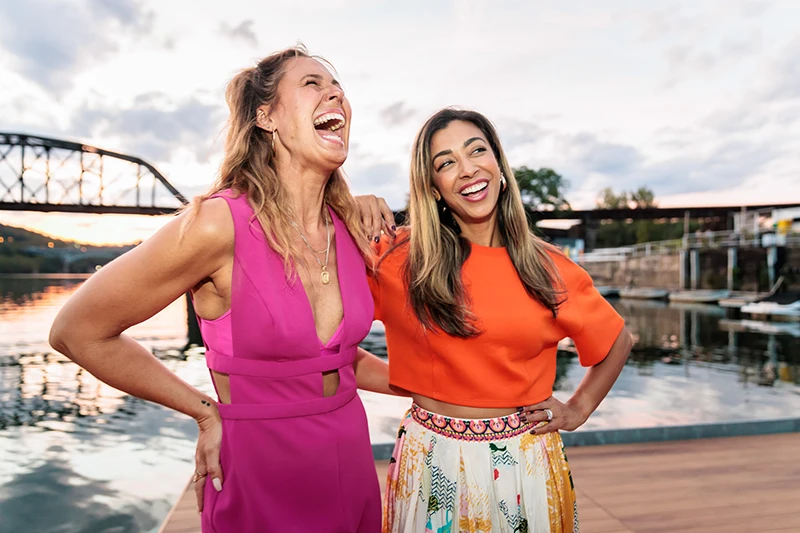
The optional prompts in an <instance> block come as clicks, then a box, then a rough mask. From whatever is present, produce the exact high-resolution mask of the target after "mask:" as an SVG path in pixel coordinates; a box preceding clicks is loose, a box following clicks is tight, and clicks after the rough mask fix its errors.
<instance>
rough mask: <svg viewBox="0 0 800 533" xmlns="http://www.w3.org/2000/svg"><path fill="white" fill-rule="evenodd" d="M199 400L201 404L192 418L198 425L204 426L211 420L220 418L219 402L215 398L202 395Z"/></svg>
mask: <svg viewBox="0 0 800 533" xmlns="http://www.w3.org/2000/svg"><path fill="white" fill-rule="evenodd" d="M197 402H198V403H199V404H200V405H199V408H198V409H197V410H196V411H195V412H194V413H192V418H194V421H195V422H197V425H198V426H202V425H203V424H205V423H207V422H208V421H209V420H219V419H220V415H219V409H218V408H217V402H216V401H214V399H213V398H211V397H210V396H205V395H203V396H201V397H200V398H199V399H198V400H197Z"/></svg>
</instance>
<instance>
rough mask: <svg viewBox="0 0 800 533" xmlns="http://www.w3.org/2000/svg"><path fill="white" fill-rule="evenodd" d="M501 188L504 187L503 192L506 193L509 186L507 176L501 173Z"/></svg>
mask: <svg viewBox="0 0 800 533" xmlns="http://www.w3.org/2000/svg"><path fill="white" fill-rule="evenodd" d="M500 187H502V190H503V191H504V192H505V190H506V187H508V184H507V183H506V176H505V174H503V173H500Z"/></svg>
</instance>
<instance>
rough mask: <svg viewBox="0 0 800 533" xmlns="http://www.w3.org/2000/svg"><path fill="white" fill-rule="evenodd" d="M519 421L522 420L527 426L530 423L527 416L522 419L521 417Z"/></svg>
mask: <svg viewBox="0 0 800 533" xmlns="http://www.w3.org/2000/svg"><path fill="white" fill-rule="evenodd" d="M519 419H520V420H522V421H523V422H525V423H526V424H527V423H528V417H527V416H521V417H519Z"/></svg>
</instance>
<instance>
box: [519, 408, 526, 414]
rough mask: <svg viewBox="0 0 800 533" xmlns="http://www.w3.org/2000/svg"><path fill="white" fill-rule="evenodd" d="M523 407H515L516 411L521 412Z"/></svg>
mask: <svg viewBox="0 0 800 533" xmlns="http://www.w3.org/2000/svg"><path fill="white" fill-rule="evenodd" d="M523 409H525V408H524V407H517V412H518V413H521V412H522V410H523Z"/></svg>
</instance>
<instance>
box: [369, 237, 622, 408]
mask: <svg viewBox="0 0 800 533" xmlns="http://www.w3.org/2000/svg"><path fill="white" fill-rule="evenodd" d="M398 233H400V232H398ZM401 237H402V236H398V238H401ZM388 248H389V244H388V241H387V240H386V239H384V240H383V241H382V242H381V244H380V249H379V253H381V254H383V253H384V252H385V251H386V250H388ZM407 253H408V245H402V246H400V247H398V248H396V249H395V250H394V251H392V252H391V253H389V254H388V255H387V256H386V258H385V259H384V261H383V262H382V263H381V264H380V268H379V270H378V272H377V274H376V275H375V276H374V277H373V276H368V278H369V281H370V287H371V289H372V296H373V298H374V300H375V320H380V321H381V322H383V324H384V327H385V329H386V344H387V348H388V353H389V382H390V383H391V384H392V385H394V386H396V387H400V388H402V389H405V390H407V391H409V392H412V393H416V394H420V395H423V396H427V397H429V398H433V399H435V400H439V401H443V402H447V403H452V404H456V405H463V406H467V407H486V408H490V407H509V408H514V407H517V406H520V405H530V404H534V403H537V402H540V401H542V400H545V399H547V398H549V397H550V396H551V395H552V393H553V384H554V382H555V376H556V349H557V344H558V341H560V340H561V339H563V338H565V337H570V338H571V339H572V340H573V342H574V343H575V347H576V348H577V350H578V358H579V360H580V363H581V365H583V366H592V365H595V364H597V363H599V362H600V361H602V360H603V359H604V358H605V357H606V355H607V354H608V352H609V350H610V349H611V346H612V345H613V344H614V341H616V339H617V337H618V336H619V334H620V332H621V331H622V328H623V326H624V325H625V322H624V320H623V319H622V317H620V316H619V314H617V312H616V311H615V310H614V308H613V307H611V305H610V304H609V303H608V302H607V301H606V300H605V298H603V297H602V296H601V295H600V293H599V292H597V289H595V287H594V285H593V283H592V280H591V278H590V277H589V275H588V274H587V273H586V271H585V270H583V269H582V268H581V267H579V266H578V265H576V264H575V263H573V262H572V261H570V260H569V259H568V258H566V257H565V256H563V255H561V254H559V253H557V252H552V253H551V257H552V258H553V261H554V262H555V265H556V267H557V269H558V271H559V274H560V275H561V278H562V280H563V282H564V286H565V288H566V289H567V293H566V295H565V296H566V301H565V302H564V303H563V304H562V305H561V307H560V308H559V310H558V316H557V318H555V319H554V318H553V316H552V314H551V313H550V311H549V310H548V309H547V308H546V307H544V306H542V305H541V304H540V303H539V302H537V301H536V300H534V299H532V298H531V297H530V296H528V293H527V292H525V288H524V287H523V285H522V282H521V281H520V280H519V276H517V272H516V270H515V269H514V265H513V264H512V263H511V259H510V258H509V256H508V253H507V252H506V249H505V248H488V247H485V246H478V245H475V244H473V245H472V252H471V253H470V256H469V258H468V259H467V261H466V262H465V263H464V267H463V269H462V276H463V280H464V284H465V288H466V290H467V291H468V293H469V296H470V298H471V300H472V307H471V310H472V312H473V313H474V315H475V316H476V318H477V326H478V328H479V329H480V330H481V331H482V332H483V333H482V334H481V335H480V336H478V337H475V338H472V339H461V338H457V337H451V336H449V335H447V334H445V333H443V332H441V331H437V332H430V331H429V332H427V333H426V332H425V331H424V330H423V329H422V325H421V324H420V323H419V321H418V320H417V315H416V314H415V313H414V311H413V310H412V309H411V306H410V304H409V303H408V294H407V292H406V288H405V283H404V281H403V276H402V267H403V263H404V262H405V259H406V256H407Z"/></svg>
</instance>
